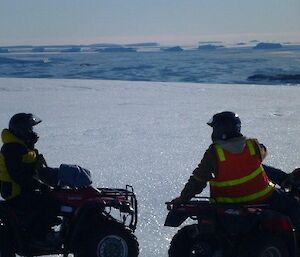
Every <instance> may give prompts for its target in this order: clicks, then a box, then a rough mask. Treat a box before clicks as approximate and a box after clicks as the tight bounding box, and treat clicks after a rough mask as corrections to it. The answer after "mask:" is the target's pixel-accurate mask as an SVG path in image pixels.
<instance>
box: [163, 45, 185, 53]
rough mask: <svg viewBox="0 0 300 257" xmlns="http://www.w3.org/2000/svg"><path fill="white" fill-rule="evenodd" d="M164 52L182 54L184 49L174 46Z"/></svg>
mask: <svg viewBox="0 0 300 257" xmlns="http://www.w3.org/2000/svg"><path fill="white" fill-rule="evenodd" d="M162 51H164V52H182V51H183V49H182V48H181V47H180V46H173V47H168V48H162Z"/></svg>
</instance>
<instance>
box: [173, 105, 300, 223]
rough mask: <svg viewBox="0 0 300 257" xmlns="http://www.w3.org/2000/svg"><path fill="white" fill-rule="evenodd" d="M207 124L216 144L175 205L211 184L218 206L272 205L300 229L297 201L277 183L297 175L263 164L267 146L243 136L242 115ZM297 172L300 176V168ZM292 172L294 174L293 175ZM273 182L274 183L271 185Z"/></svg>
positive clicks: (230, 114)
mask: <svg viewBox="0 0 300 257" xmlns="http://www.w3.org/2000/svg"><path fill="white" fill-rule="evenodd" d="M207 124H208V125H209V126H210V127H212V129H213V131H212V135H211V139H212V144H211V145H210V146H209V148H208V149H207V150H206V152H205V153H204V156H203V158H202V160H201V162H200V163H199V165H198V167H197V168H196V169H195V170H194V171H193V174H192V176H190V178H189V180H188V182H187V183H186V184H185V186H184V188H183V190H182V191H181V194H180V196H179V197H177V198H175V199H173V200H172V202H173V203H174V204H180V203H182V202H187V201H189V200H190V199H191V198H192V197H194V196H195V195H196V194H199V193H201V192H202V191H203V189H204V188H205V187H206V185H207V183H209V187H210V197H211V199H212V201H215V202H217V203H268V204H270V206H271V208H273V209H275V210H277V211H280V212H283V213H285V214H286V215H288V216H289V217H290V218H291V220H292V221H293V222H294V224H295V225H296V226H297V227H298V228H300V221H299V217H300V209H299V204H298V202H297V200H296V199H295V198H294V197H293V196H292V195H288V194H284V193H282V191H281V190H278V189H277V188H275V187H274V184H273V183H272V182H274V183H276V184H281V185H283V184H284V183H285V182H286V181H287V180H289V179H291V178H293V176H290V175H288V174H287V173H285V172H283V171H281V170H279V169H276V168H274V167H271V166H267V165H263V164H262V161H263V160H264V159H265V157H266V156H267V149H266V147H265V146H264V145H263V144H261V143H260V142H259V141H258V140H257V139H255V138H247V137H245V136H243V134H242V133H241V120H240V118H239V116H238V115H237V114H236V113H234V112H230V111H224V112H220V113H217V114H215V115H213V117H212V118H211V119H210V121H208V122H207ZM293 173H295V174H298V175H299V174H300V171H299V169H296V170H295V171H294V172H293ZM293 173H292V175H293ZM271 181H272V182H271Z"/></svg>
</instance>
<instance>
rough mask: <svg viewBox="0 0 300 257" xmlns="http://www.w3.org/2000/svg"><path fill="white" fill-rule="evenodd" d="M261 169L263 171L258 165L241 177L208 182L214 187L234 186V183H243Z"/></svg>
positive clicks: (257, 173)
mask: <svg viewBox="0 0 300 257" xmlns="http://www.w3.org/2000/svg"><path fill="white" fill-rule="evenodd" d="M263 171H264V169H263V167H262V166H259V167H258V168H257V169H256V170H255V171H253V172H252V173H251V174H249V175H247V176H245V177H243V178H239V179H232V180H227V181H210V184H211V185H212V186H215V187H227V186H236V185H239V184H243V183H245V182H247V181H249V180H251V179H253V178H255V177H256V176H258V175H259V174H260V173H262V172H263Z"/></svg>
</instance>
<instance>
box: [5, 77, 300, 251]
mask: <svg viewBox="0 0 300 257" xmlns="http://www.w3.org/2000/svg"><path fill="white" fill-rule="evenodd" d="M299 96H300V88H299V87H296V86H295V87H292V86H262V85H259V86H258V85H256V86H252V85H247V86H246V85H220V84H193V83H159V82H157V83H156V82H121V81H100V80H98V81H97V80H50V79H7V78H0V103H1V112H0V127H1V128H4V127H7V123H8V120H9V118H10V117H11V116H12V115H13V114H14V113H16V112H32V113H34V114H36V115H37V116H39V117H40V118H42V120H43V122H42V123H41V124H39V125H38V126H37V130H38V132H39V135H40V141H39V142H38V145H37V147H38V148H39V150H40V151H41V152H42V153H44V155H45V157H46V159H47V160H48V163H49V165H50V166H59V165H60V164H61V163H69V164H78V165H80V166H82V167H85V168H87V169H89V170H91V171H92V175H93V179H94V183H95V184H96V185H98V186H104V187H123V186H125V185H126V184H131V185H133V186H134V188H135V192H136V194H137V197H138V203H139V222H138V228H137V231H136V234H137V236H138V240H139V243H140V247H141V254H140V256H141V257H164V256H165V257H166V256H167V249H168V244H169V241H170V239H171V238H172V236H173V235H174V233H175V232H176V231H177V229H173V228H167V227H164V226H163V224H164V219H165V216H166V214H167V211H166V208H165V205H164V203H165V202H166V201H169V200H171V199H172V198H174V197H176V196H177V195H178V194H179V192H180V191H181V189H182V187H183V185H184V183H185V182H186V181H187V179H188V178H189V176H190V174H191V172H192V170H193V169H194V168H195V166H196V165H197V164H198V162H199V161H200V159H201V157H202V154H203V153H204V150H205V149H206V148H207V147H208V145H209V144H210V133H211V130H210V127H209V126H207V125H206V122H207V121H208V120H209V119H210V117H211V116H212V115H213V114H214V113H215V112H218V111H223V110H231V111H234V112H237V113H238V114H239V115H240V117H241V119H242V122H243V127H242V130H243V133H244V134H245V135H247V136H251V137H257V138H258V139H259V140H260V141H261V142H262V143H264V144H265V145H266V146H267V147H268V149H269V156H268V158H267V159H266V163H268V164H270V165H275V166H277V167H279V168H282V169H283V170H286V171H291V170H292V169H293V168H294V167H295V166H297V165H300V161H299V159H298V158H299V151H298V148H299V146H300V137H299V131H300V115H299V114H300V113H299V112H300V111H299V110H300V101H299ZM205 194H207V191H205Z"/></svg>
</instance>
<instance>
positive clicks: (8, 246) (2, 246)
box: [0, 224, 16, 257]
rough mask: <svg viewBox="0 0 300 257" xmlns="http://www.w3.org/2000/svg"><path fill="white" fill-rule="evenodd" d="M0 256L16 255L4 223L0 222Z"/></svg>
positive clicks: (13, 256)
mask: <svg viewBox="0 0 300 257" xmlns="http://www.w3.org/2000/svg"><path fill="white" fill-rule="evenodd" d="M0 257H16V254H15V252H14V248H13V245H12V241H11V240H10V236H9V231H8V230H7V227H6V226H5V224H0Z"/></svg>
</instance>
